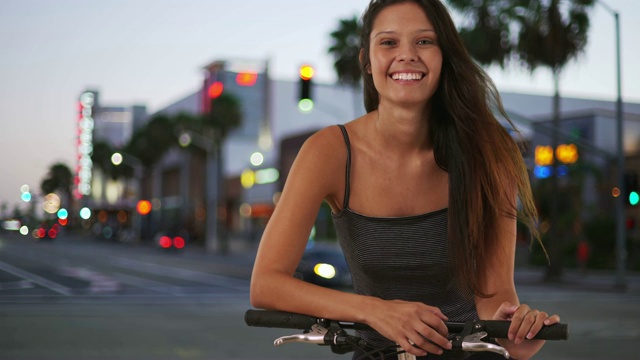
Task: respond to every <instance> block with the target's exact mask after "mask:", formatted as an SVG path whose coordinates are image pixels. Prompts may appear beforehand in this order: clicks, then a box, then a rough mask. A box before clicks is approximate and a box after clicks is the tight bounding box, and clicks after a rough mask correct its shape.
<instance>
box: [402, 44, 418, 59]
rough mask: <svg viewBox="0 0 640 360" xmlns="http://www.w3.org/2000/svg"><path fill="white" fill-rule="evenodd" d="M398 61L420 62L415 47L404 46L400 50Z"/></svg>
mask: <svg viewBox="0 0 640 360" xmlns="http://www.w3.org/2000/svg"><path fill="white" fill-rule="evenodd" d="M397 59H398V60H399V61H416V60H418V54H417V52H416V49H415V47H413V46H411V45H404V46H401V47H400V48H399V52H398V56H397Z"/></svg>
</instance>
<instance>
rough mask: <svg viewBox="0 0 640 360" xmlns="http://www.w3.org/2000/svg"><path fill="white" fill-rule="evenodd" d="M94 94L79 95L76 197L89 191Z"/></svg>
mask: <svg viewBox="0 0 640 360" xmlns="http://www.w3.org/2000/svg"><path fill="white" fill-rule="evenodd" d="M94 102H95V95H94V94H93V93H92V92H88V91H87V92H84V93H83V94H82V95H80V109H79V117H78V143H77V144H78V149H77V152H78V164H77V167H76V177H75V184H76V191H75V192H74V195H75V197H76V198H81V197H82V196H85V195H89V194H90V193H91V168H92V167H93V162H92V161H91V154H92V153H93V105H94Z"/></svg>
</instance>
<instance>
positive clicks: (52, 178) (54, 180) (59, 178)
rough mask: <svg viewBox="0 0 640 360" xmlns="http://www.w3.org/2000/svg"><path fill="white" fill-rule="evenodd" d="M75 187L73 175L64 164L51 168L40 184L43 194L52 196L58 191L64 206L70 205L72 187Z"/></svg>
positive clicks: (56, 164)
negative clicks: (51, 194)
mask: <svg viewBox="0 0 640 360" xmlns="http://www.w3.org/2000/svg"><path fill="white" fill-rule="evenodd" d="M72 185H73V173H72V172H71V169H69V167H68V166H67V165H65V164H63V163H55V164H53V165H52V166H51V167H50V168H49V172H48V173H47V176H46V177H45V178H44V179H43V180H42V182H41V183H40V191H42V194H45V195H46V194H50V193H53V192H56V191H58V192H59V195H60V198H61V200H62V204H61V205H64V206H69V205H70V199H71V187H72Z"/></svg>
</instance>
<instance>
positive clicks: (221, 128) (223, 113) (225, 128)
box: [202, 93, 243, 144]
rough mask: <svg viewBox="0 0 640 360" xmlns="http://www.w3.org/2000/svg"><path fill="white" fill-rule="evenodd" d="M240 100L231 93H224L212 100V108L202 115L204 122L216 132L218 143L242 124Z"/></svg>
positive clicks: (206, 126) (205, 125)
mask: <svg viewBox="0 0 640 360" xmlns="http://www.w3.org/2000/svg"><path fill="white" fill-rule="evenodd" d="M242 117H243V114H242V106H241V104H240V100H239V99H238V98H237V97H236V96H234V95H232V94H229V93H222V94H221V95H220V96H218V97H217V98H215V99H213V100H211V110H210V111H209V113H207V114H204V115H202V124H203V125H204V127H205V128H209V129H210V130H212V131H213V132H214V133H215V139H216V143H218V144H221V143H223V142H224V140H225V139H226V138H227V136H228V135H229V132H231V131H232V130H234V129H236V128H238V127H239V126H240V125H242Z"/></svg>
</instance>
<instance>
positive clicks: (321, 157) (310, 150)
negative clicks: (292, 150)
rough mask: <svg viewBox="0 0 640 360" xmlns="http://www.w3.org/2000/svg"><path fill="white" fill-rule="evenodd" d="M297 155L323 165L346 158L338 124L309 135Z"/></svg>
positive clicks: (331, 165) (336, 162) (331, 164)
mask: <svg viewBox="0 0 640 360" xmlns="http://www.w3.org/2000/svg"><path fill="white" fill-rule="evenodd" d="M298 157H299V158H301V159H304V160H307V161H312V162H313V163H315V164H316V165H322V166H323V167H326V166H330V167H333V164H338V163H340V160H342V159H346V145H345V141H344V137H343V135H342V132H341V130H340V128H339V127H338V126H329V127H326V128H324V129H322V130H319V131H318V132H316V133H314V134H313V135H311V136H310V137H309V138H308V139H307V140H306V141H305V142H304V144H303V145H302V148H301V149H300V152H299V153H298Z"/></svg>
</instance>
